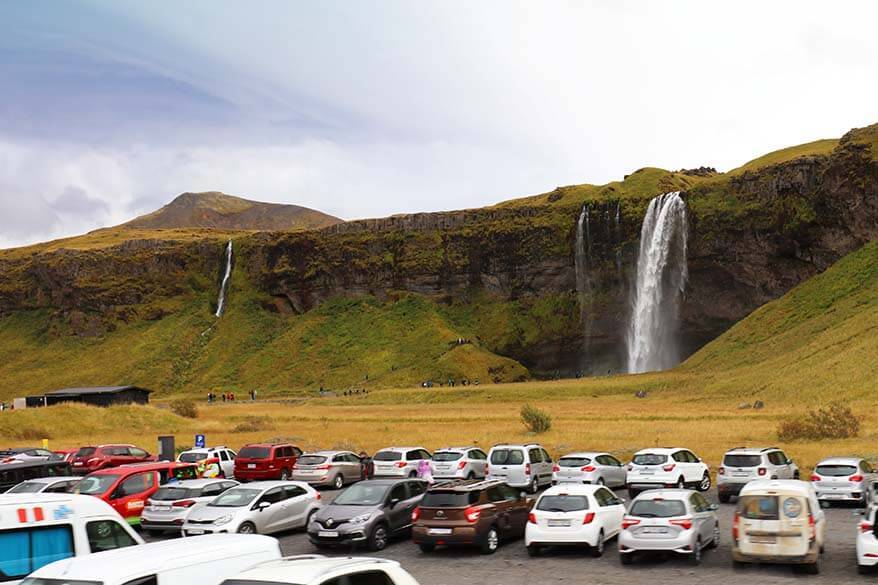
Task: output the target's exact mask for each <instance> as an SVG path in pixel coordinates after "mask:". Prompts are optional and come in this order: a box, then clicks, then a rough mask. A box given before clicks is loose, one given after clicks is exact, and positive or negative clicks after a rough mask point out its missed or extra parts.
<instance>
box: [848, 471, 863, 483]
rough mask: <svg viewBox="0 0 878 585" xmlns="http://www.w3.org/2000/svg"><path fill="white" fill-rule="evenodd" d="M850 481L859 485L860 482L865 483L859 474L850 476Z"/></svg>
mask: <svg viewBox="0 0 878 585" xmlns="http://www.w3.org/2000/svg"><path fill="white" fill-rule="evenodd" d="M848 481H855V482H857V483H859V482H861V481H863V476H862V475H860V474H859V473H858V474H856V475H852V476H850V477H849V478H848Z"/></svg>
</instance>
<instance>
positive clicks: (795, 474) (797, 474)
mask: <svg viewBox="0 0 878 585" xmlns="http://www.w3.org/2000/svg"><path fill="white" fill-rule="evenodd" d="M793 479H799V472H798V471H797V472H795V473H794V474H793Z"/></svg>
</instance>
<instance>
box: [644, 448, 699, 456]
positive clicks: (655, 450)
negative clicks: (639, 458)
mask: <svg viewBox="0 0 878 585" xmlns="http://www.w3.org/2000/svg"><path fill="white" fill-rule="evenodd" d="M677 451H691V449H686V448H684V447H653V448H652V449H641V450H640V451H638V452H637V453H635V455H647V454H649V453H655V454H656V455H670V454H671V453H676V452H677Z"/></svg>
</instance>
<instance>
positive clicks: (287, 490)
mask: <svg viewBox="0 0 878 585" xmlns="http://www.w3.org/2000/svg"><path fill="white" fill-rule="evenodd" d="M306 493H307V492H306V491H305V488H303V487H300V486H297V485H285V486H284V496H285V499H290V498H298V497H299V496H304V495H305V494H306Z"/></svg>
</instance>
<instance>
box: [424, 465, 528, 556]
mask: <svg viewBox="0 0 878 585" xmlns="http://www.w3.org/2000/svg"><path fill="white" fill-rule="evenodd" d="M532 505H533V501H532V500H530V499H529V498H527V497H526V495H525V494H524V493H523V492H521V491H520V490H517V489H515V488H513V487H510V486H509V485H507V484H506V483H504V482H502V481H499V480H479V479H469V480H456V481H445V482H438V483H436V484H435V485H433V486H431V487H430V488H429V489H428V490H427V493H426V495H424V499H423V500H422V501H421V503H420V504H419V505H418V507H417V508H415V510H414V512H413V514H412V523H413V527H412V540H413V541H414V543H415V544H417V545H418V546H419V547H420V548H421V551H423V552H425V553H429V552H432V551H433V550H434V549H435V548H436V547H437V546H441V545H465V546H475V547H478V548H479V550H480V551H481V552H482V553H484V554H493V553H494V552H496V551H497V549H498V547H499V546H500V543H501V542H502V541H503V540H511V539H514V538H521V537H522V536H524V527H525V525H526V524H527V514H528V512H529V511H530V508H531V506H532Z"/></svg>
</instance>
